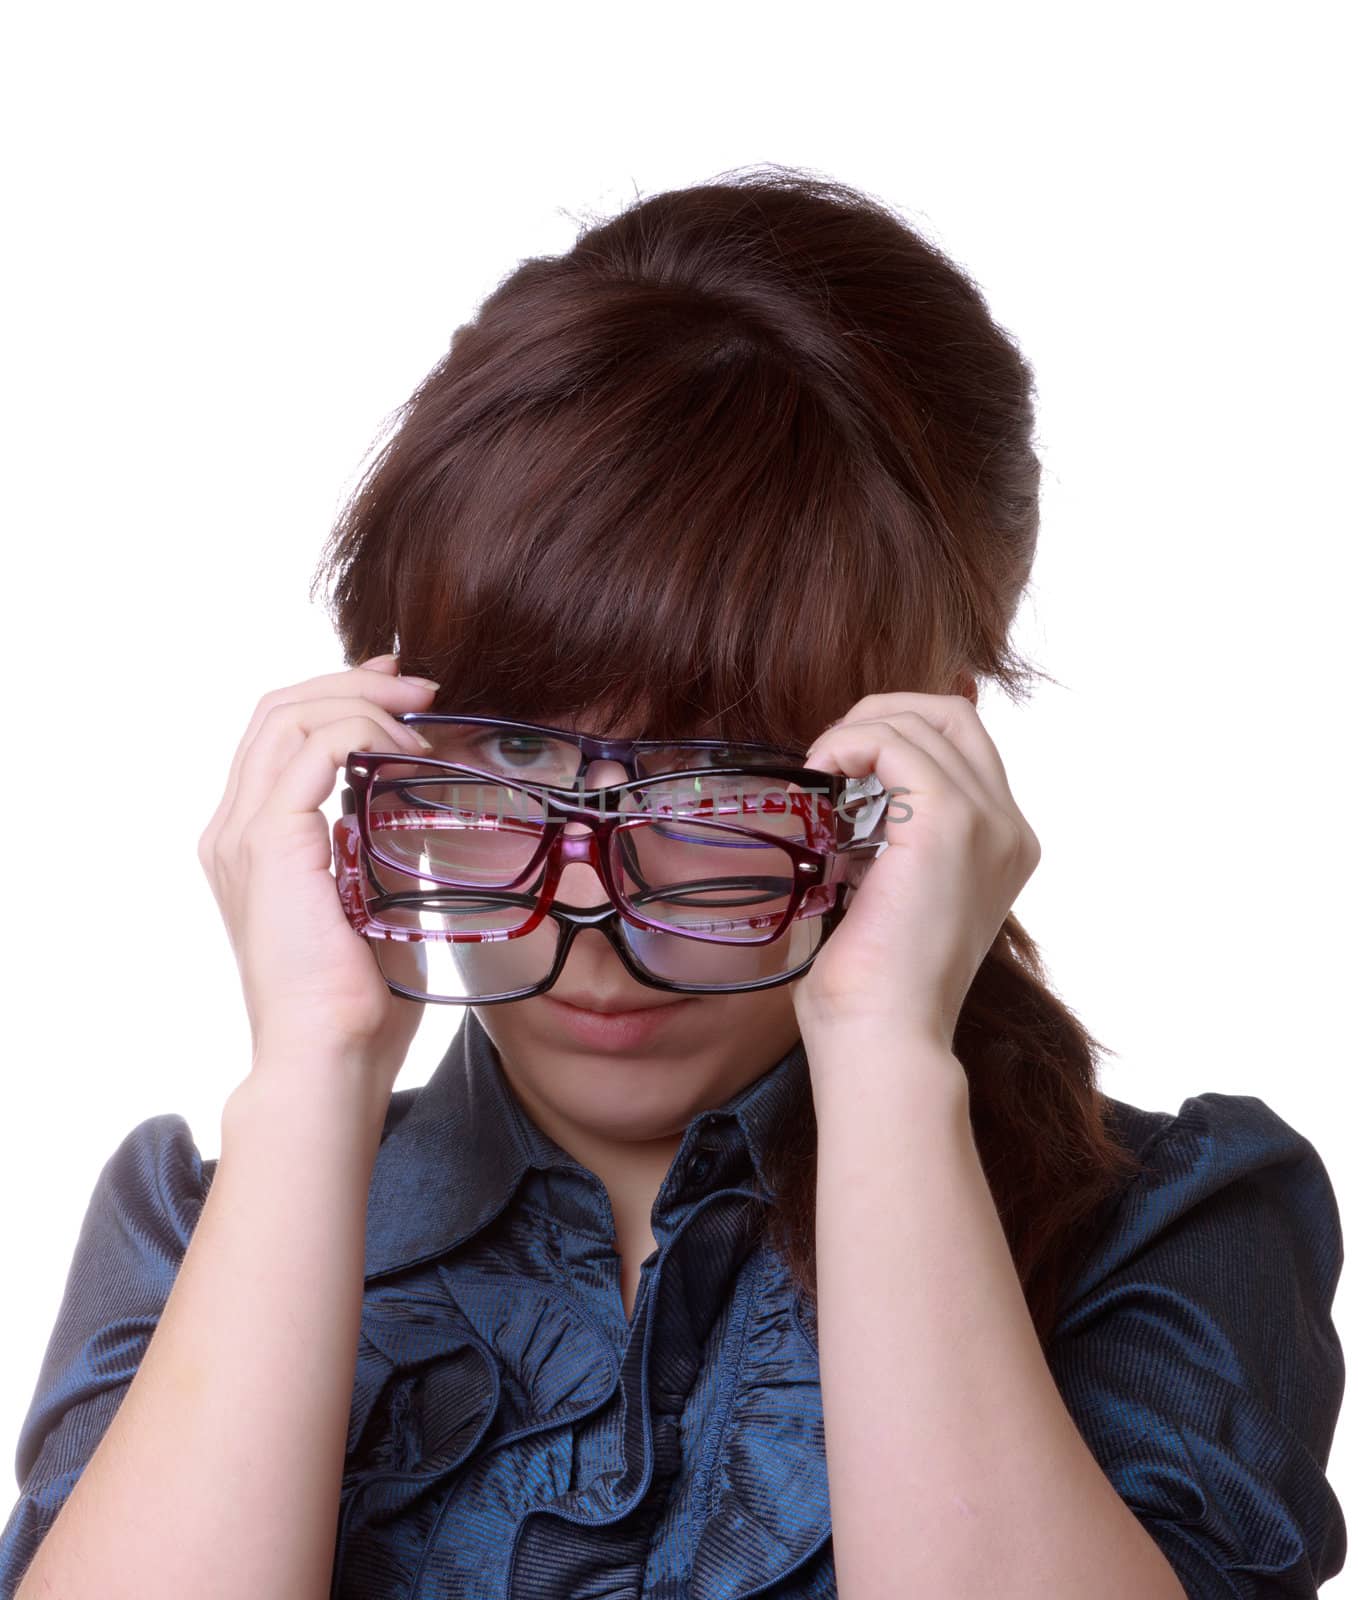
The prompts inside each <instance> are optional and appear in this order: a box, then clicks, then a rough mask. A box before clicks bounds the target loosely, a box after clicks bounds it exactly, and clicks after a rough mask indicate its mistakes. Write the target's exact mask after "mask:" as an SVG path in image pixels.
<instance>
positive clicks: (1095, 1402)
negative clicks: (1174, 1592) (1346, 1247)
mask: <svg viewBox="0 0 1358 1600" xmlns="http://www.w3.org/2000/svg"><path fill="white" fill-rule="evenodd" d="M1141 1159H1142V1161H1143V1163H1145V1168H1146V1170H1144V1171H1143V1172H1142V1173H1141V1174H1140V1175H1139V1176H1138V1177H1137V1178H1135V1179H1134V1180H1133V1182H1132V1184H1131V1186H1130V1188H1129V1190H1128V1192H1127V1194H1126V1196H1125V1197H1124V1199H1123V1200H1122V1202H1121V1204H1120V1206H1119V1208H1118V1209H1117V1211H1116V1214H1115V1216H1114V1219H1113V1221H1112V1223H1111V1225H1110V1227H1109V1229H1108V1231H1107V1232H1106V1233H1105V1234H1104V1235H1103V1238H1102V1240H1101V1242H1100V1244H1099V1245H1098V1247H1097V1248H1096V1249H1095V1251H1094V1252H1093V1254H1092V1255H1091V1257H1090V1258H1089V1259H1088V1260H1087V1261H1086V1262H1085V1264H1084V1266H1083V1267H1082V1269H1081V1271H1080V1273H1079V1275H1078V1277H1077V1280H1076V1282H1075V1283H1074V1284H1073V1285H1072V1287H1071V1289H1070V1290H1069V1291H1068V1293H1067V1296H1066V1299H1065V1301H1064V1303H1063V1308H1062V1310H1061V1313H1060V1316H1059V1319H1058V1322H1057V1324H1056V1326H1055V1328H1054V1329H1053V1333H1052V1338H1051V1341H1050V1343H1049V1346H1048V1356H1049V1363H1050V1366H1051V1369H1052V1375H1053V1377H1054V1379H1055V1381H1056V1383H1057V1386H1058V1388H1059V1389H1060V1390H1061V1393H1062V1396H1063V1398H1064V1399H1065V1402H1066V1405H1067V1408H1068V1409H1069V1411H1070V1413H1071V1415H1072V1417H1073V1419H1074V1421H1075V1423H1076V1425H1077V1426H1078V1427H1079V1429H1080V1432H1081V1435H1082V1436H1083V1438H1084V1440H1085V1442H1086V1443H1087V1444H1088V1446H1089V1447H1090V1450H1091V1452H1092V1453H1093V1454H1094V1456H1095V1457H1096V1458H1097V1460H1098V1461H1099V1463H1100V1465H1101V1466H1102V1468H1103V1470H1104V1472H1105V1473H1106V1474H1107V1476H1108V1477H1109V1479H1110V1480H1111V1482H1112V1483H1113V1486H1114V1487H1115V1488H1116V1489H1117V1491H1118V1493H1119V1494H1120V1496H1121V1497H1122V1499H1123V1501H1124V1502H1125V1503H1126V1504H1127V1505H1128V1506H1129V1507H1130V1508H1131V1509H1132V1510H1133V1511H1134V1512H1135V1513H1136V1515H1137V1517H1138V1519H1139V1520H1140V1522H1141V1523H1142V1525H1143V1526H1144V1527H1145V1528H1146V1530H1147V1532H1149V1533H1150V1535H1151V1536H1152V1537H1153V1538H1154V1539H1155V1540H1156V1542H1157V1543H1158V1545H1159V1546H1160V1549H1161V1550H1162V1551H1163V1552H1164V1555H1165V1557H1166V1559H1167V1560H1168V1561H1169V1563H1170V1565H1171V1566H1172V1567H1173V1568H1174V1570H1175V1572H1176V1574H1177V1575H1178V1578H1179V1581H1180V1583H1181V1584H1182V1585H1183V1587H1184V1590H1185V1592H1186V1593H1187V1595H1188V1597H1189V1600H1315V1596H1316V1592H1317V1589H1318V1587H1319V1586H1320V1584H1322V1583H1324V1582H1325V1580H1326V1579H1328V1578H1331V1577H1333V1576H1334V1575H1335V1573H1337V1572H1338V1571H1339V1570H1340V1569H1341V1567H1342V1566H1343V1564H1344V1557H1345V1553H1346V1532H1345V1525H1344V1517H1343V1512H1342V1510H1341V1508H1340V1505H1339V1502H1338V1500H1337V1498H1336V1497H1335V1494H1334V1491H1333V1490H1332V1488H1331V1486H1330V1484H1329V1482H1328V1481H1327V1479H1326V1476H1325V1468H1326V1465H1327V1462H1328V1458H1329V1452H1330V1444H1331V1440H1332V1438H1333V1435H1334V1428H1335V1423H1336V1420H1337V1417H1338V1413H1339V1405H1340V1400H1341V1397H1342V1395H1343V1390H1344V1358H1343V1353H1342V1351H1341V1349H1340V1345H1339V1339H1338V1337H1337V1335H1336V1332H1335V1328H1334V1324H1333V1322H1332V1320H1331V1315H1330V1311H1331V1305H1332V1302H1333V1298H1334V1291H1335V1285H1336V1282H1337V1280H1338V1277H1339V1271H1340V1267H1341V1265H1342V1263H1343V1240H1342V1235H1341V1231H1340V1221H1339V1212H1338V1207H1337V1205H1336V1202H1335V1196H1334V1191H1333V1189H1332V1187H1331V1184H1330V1180H1329V1177H1328V1175H1327V1173H1326V1170H1325V1168H1324V1166H1323V1165H1322V1163H1321V1160H1320V1157H1319V1156H1318V1155H1317V1153H1316V1151H1315V1149H1314V1147H1313V1146H1312V1145H1311V1143H1310V1142H1309V1141H1308V1140H1307V1139H1305V1138H1304V1137H1303V1136H1302V1135H1301V1134H1300V1133H1298V1132H1297V1131H1296V1130H1295V1129H1293V1128H1291V1127H1289V1126H1288V1124H1287V1123H1286V1122H1284V1121H1283V1119H1282V1118H1281V1117H1279V1116H1278V1115H1277V1113H1276V1112H1274V1111H1272V1110H1271V1109H1270V1108H1269V1107H1268V1106H1267V1105H1266V1104H1265V1103H1264V1102H1263V1101H1262V1100H1259V1099H1257V1098H1256V1097H1255V1096H1253V1095H1226V1094H1203V1095H1197V1096H1194V1097H1192V1098H1190V1099H1188V1100H1185V1101H1184V1102H1183V1105H1182V1106H1181V1108H1180V1110H1179V1113H1178V1115H1177V1116H1176V1117H1171V1118H1168V1119H1167V1120H1166V1122H1165V1123H1164V1124H1163V1125H1162V1127H1161V1128H1160V1130H1159V1131H1158V1132H1157V1133H1156V1134H1155V1135H1154V1136H1153V1137H1152V1139H1151V1142H1150V1145H1149V1146H1148V1147H1147V1149H1145V1150H1144V1151H1142V1152H1141Z"/></svg>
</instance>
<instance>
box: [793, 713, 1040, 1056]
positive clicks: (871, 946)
mask: <svg viewBox="0 0 1358 1600" xmlns="http://www.w3.org/2000/svg"><path fill="white" fill-rule="evenodd" d="M805 765H806V766H808V767H814V768H816V769H818V770H819V771H822V772H835V773H843V774H845V775H846V776H849V777H866V776H867V775H868V774H869V773H872V772H875V773H876V775H877V778H878V779H879V781H880V782H881V784H882V786H883V787H884V788H885V789H888V790H893V789H894V790H897V791H899V790H908V791H909V793H908V795H907V796H905V797H904V801H903V800H902V798H901V797H899V796H897V797H893V798H892V801H891V803H890V804H889V805H888V807H887V812H886V818H887V820H886V822H885V837H886V839H887V841H888V848H887V849H885V850H883V851H882V852H881V853H880V854H879V855H878V856H877V858H876V859H875V860H874V861H873V862H872V864H871V866H870V867H869V868H868V870H867V872H866V874H865V875H864V877H863V878H862V879H861V881H860V883H859V886H858V888H857V890H856V891H855V893H854V895H853V898H852V899H851V901H850V903H849V908H848V910H847V912H846V913H845V916H844V920H843V921H842V922H841V923H840V924H839V926H838V927H837V928H836V929H835V930H834V932H833V933H832V934H831V935H830V937H829V939H827V940H826V942H825V945H824V946H823V947H822V949H821V951H820V953H819V955H817V957H816V960H815V962H814V964H813V965H812V967H811V969H810V971H809V972H808V973H807V974H806V976H805V977H804V978H799V979H798V980H797V981H796V982H795V983H794V984H793V985H792V989H793V999H794V1003H795V1005H796V1010H797V1018H798V1022H799V1025H800V1027H801V1031H802V1034H803V1037H806V1036H807V1034H808V1033H816V1034H824V1033H825V1031H826V1030H827V1028H828V1029H831V1030H838V1029H840V1028H841V1027H844V1026H846V1025H847V1026H849V1027H851V1028H853V1029H854V1030H855V1031H860V1032H861V1030H862V1028H863V1026H864V1025H865V1024H866V1025H867V1026H868V1027H869V1028H870V1029H871V1030H872V1031H873V1032H874V1033H875V1032H877V1031H879V1030H885V1031H886V1032H887V1033H888V1034H889V1036H890V1037H891V1038H892V1039H894V1040H901V1039H918V1040H927V1041H931V1042H936V1043H941V1044H942V1046H943V1048H944V1049H945V1050H948V1051H951V1049H952V1040H953V1033H954V1030H955V1029H956V1026H957V1019H958V1017H959V1015H960V1013H961V1010H962V1003H963V1001H964V1000H965V999H966V996H967V991H968V989H970V987H971V983H972V979H973V978H974V977H975V976H976V972H977V969H978V968H979V967H980V965H981V962H982V961H983V960H984V958H985V956H986V954H987V952H988V951H989V950H990V948H991V946H992V945H993V944H994V942H995V937H996V935H997V934H998V933H999V931H1000V928H1001V926H1002V925H1003V923H1004V919H1005V917H1006V916H1007V915H1008V912H1009V908H1010V907H1011V906H1012V905H1013V903H1014V901H1015V899H1016V898H1017V896H1018V893H1019V890H1020V889H1022V887H1023V885H1024V884H1025V883H1026V882H1027V881H1028V879H1029V878H1030V877H1031V876H1032V874H1033V871H1034V869H1035V868H1036V866H1037V864H1038V861H1039V859H1040V857H1041V848H1040V846H1039V844H1038V841H1037V835H1036V834H1035V833H1034V832H1033V830H1032V828H1031V827H1030V826H1029V825H1028V822H1027V819H1026V818H1025V817H1024V815H1023V813H1022V812H1021V811H1020V810H1019V808H1018V806H1017V805H1016V804H1015V801H1014V797H1013V795H1012V794H1011V793H1010V792H1009V781H1008V779H1007V778H1006V776H1005V772H1004V766H1003V763H1002V762H1001V761H1000V757H999V752H998V751H997V750H996V748H995V745H994V743H993V742H992V740H991V738H990V735H989V734H988V733H987V732H986V730H985V728H984V727H983V726H982V724H981V720H980V718H979V717H978V716H977V714H976V707H975V706H974V705H973V704H972V703H971V701H970V700H968V699H965V698H964V697H963V696H961V695H933V694H906V693H901V694H872V695H867V696H865V697H864V698H863V699H862V700H859V701H858V702H857V703H856V704H855V705H853V706H852V707H850V709H849V710H848V711H847V712H846V713H845V715H844V717H843V718H842V719H841V720H840V721H839V722H837V723H834V724H832V725H831V727H829V728H827V729H826V731H825V732H824V733H822V734H820V735H819V736H818V737H817V738H816V739H815V740H814V741H813V743H812V744H811V747H810V749H809V750H808V751H807V754H806V760H805ZM906 804H908V806H909V807H911V808H912V812H911V814H910V815H909V817H908V818H905V817H903V815H902V814H903V812H904V810H905V805H906Z"/></svg>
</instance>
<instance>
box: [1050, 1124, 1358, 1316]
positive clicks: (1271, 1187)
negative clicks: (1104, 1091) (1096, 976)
mask: <svg viewBox="0 0 1358 1600" xmlns="http://www.w3.org/2000/svg"><path fill="white" fill-rule="evenodd" d="M1105 1099H1106V1101H1107V1106H1108V1114H1109V1119H1110V1125H1111V1126H1112V1127H1113V1129H1114V1131H1115V1132H1116V1134H1117V1136H1118V1138H1119V1141H1120V1142H1121V1143H1122V1144H1123V1145H1124V1147H1125V1148H1127V1149H1128V1150H1130V1151H1132V1152H1133V1154H1135V1155H1136V1157H1137V1158H1138V1160H1139V1162H1140V1163H1141V1170H1140V1171H1139V1172H1138V1173H1137V1174H1136V1176H1135V1177H1133V1178H1132V1179H1131V1181H1130V1182H1129V1183H1128V1184H1127V1185H1126V1187H1125V1188H1124V1189H1123V1191H1122V1193H1121V1195H1120V1196H1119V1199H1118V1203H1117V1204H1116V1205H1115V1206H1114V1207H1113V1208H1112V1210H1111V1213H1110V1217H1109V1222H1108V1225H1107V1227H1106V1229H1105V1231H1104V1233H1103V1236H1102V1238H1101V1239H1100V1241H1099V1244H1098V1246H1097V1247H1096V1248H1095V1250H1094V1251H1093V1252H1092V1254H1091V1256H1090V1258H1089V1259H1088V1260H1087V1261H1086V1262H1085V1264H1084V1267H1083V1269H1082V1271H1081V1273H1080V1274H1079V1275H1078V1277H1077V1279H1076V1280H1075V1282H1073V1283H1072V1285H1071V1286H1070V1294H1069V1295H1068V1298H1072V1297H1078V1295H1079V1294H1080V1293H1081V1292H1083V1291H1085V1290H1088V1289H1089V1288H1091V1287H1092V1286H1093V1285H1094V1283H1096V1282H1097V1281H1098V1280H1099V1279H1100V1278H1101V1277H1104V1276H1106V1275H1107V1274H1108V1273H1109V1272H1111V1271H1114V1270H1116V1269H1117V1268H1118V1267H1119V1266H1122V1265H1125V1264H1126V1263H1128V1262H1130V1261H1131V1260H1133V1259H1134V1258H1135V1257H1136V1256H1137V1255H1138V1253H1139V1252H1141V1251H1143V1250H1145V1249H1146V1248H1147V1247H1148V1246H1149V1245H1150V1244H1151V1243H1152V1242H1153V1241H1157V1240H1159V1241H1164V1242H1168V1241H1170V1240H1173V1239H1176V1238H1183V1237H1185V1235H1186V1234H1187V1233H1188V1231H1189V1230H1190V1229H1191V1231H1192V1233H1193V1234H1194V1235H1196V1238H1197V1245H1196V1248H1197V1249H1200V1250H1208V1249H1211V1248H1212V1247H1216V1249H1217V1251H1218V1252H1222V1251H1224V1252H1226V1253H1230V1249H1231V1247H1232V1245H1234V1246H1236V1247H1237V1248H1238V1247H1239V1246H1242V1245H1247V1244H1248V1242H1249V1239H1250V1237H1251V1235H1252V1234H1268V1235H1269V1236H1270V1237H1272V1238H1274V1239H1279V1240H1281V1239H1286V1241H1287V1242H1288V1243H1289V1245H1290V1247H1291V1249H1292V1251H1294V1252H1295V1256H1296V1258H1297V1259H1298V1260H1300V1261H1301V1262H1303V1263H1304V1265H1305V1266H1306V1267H1307V1268H1308V1269H1309V1272H1310V1275H1311V1279H1312V1287H1313V1289H1314V1291H1315V1292H1316V1293H1318V1294H1322V1295H1324V1296H1326V1297H1327V1298H1328V1297H1329V1296H1330V1295H1332V1294H1333V1291H1334V1288H1335V1283H1336V1281H1337V1279H1338V1275H1339V1271H1340V1267H1341V1265H1342V1263H1343V1238H1342V1230H1341V1225H1340V1218H1339V1208H1338V1204H1337V1201H1336V1198H1335V1193H1334V1188H1333V1185H1332V1183H1331V1181H1330V1176H1329V1173H1328V1171H1327V1170H1326V1167H1325V1164H1324V1161H1323V1160H1322V1158H1321V1156H1320V1153H1319V1152H1318V1151H1317V1149H1316V1147H1315V1145H1314V1144H1313V1143H1312V1141H1311V1140H1310V1139H1309V1138H1308V1137H1307V1136H1306V1134H1305V1133H1304V1132H1302V1131H1301V1130H1300V1129H1299V1128H1296V1127H1294V1126H1293V1125H1292V1124H1291V1123H1290V1122H1288V1121H1287V1120H1286V1119H1285V1118H1284V1117H1282V1116H1281V1115H1280V1114H1279V1113H1278V1112H1277V1111H1275V1110H1274V1109H1273V1108H1272V1107H1271V1106H1270V1105H1269V1104H1268V1103H1267V1102H1266V1101H1264V1100H1261V1099H1260V1098H1259V1097H1258V1096H1257V1095H1248V1094H1220V1093H1213V1092H1204V1093H1202V1094H1196V1095H1190V1096H1189V1097H1188V1098H1187V1099H1185V1100H1184V1101H1183V1102H1182V1103H1181V1105H1180V1107H1179V1110H1178V1111H1177V1112H1168V1111H1153V1110H1145V1109H1143V1108H1141V1107H1139V1106H1134V1105H1131V1104H1129V1103H1127V1102H1125V1101H1120V1100H1116V1099H1113V1098H1112V1097H1111V1096H1105Z"/></svg>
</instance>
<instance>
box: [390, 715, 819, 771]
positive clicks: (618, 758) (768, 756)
mask: <svg viewBox="0 0 1358 1600" xmlns="http://www.w3.org/2000/svg"><path fill="white" fill-rule="evenodd" d="M396 720H397V721H398V722H403V723H405V724H406V725H407V726H408V727H413V728H419V727H421V726H423V725H424V724H427V723H428V724H433V725H435V726H455V725H458V724H466V725H467V726H469V727H473V728H497V729H503V730H504V731H505V732H507V733H535V734H541V735H542V736H544V737H546V738H551V739H560V740H561V741H562V742H563V743H565V744H573V745H574V746H575V747H576V749H577V750H579V751H580V753H581V755H582V756H583V757H584V760H583V762H582V763H581V766H582V769H583V767H585V766H587V765H588V764H589V763H590V762H591V761H615V762H617V763H618V765H619V766H621V767H622V768H623V770H624V771H625V772H626V773H627V776H628V777H629V778H647V777H650V778H656V777H661V776H666V775H667V774H662V773H658V772H642V771H641V770H640V767H639V763H638V758H639V757H640V756H644V755H645V754H646V752H647V751H648V750H674V749H682V750H722V751H733V752H738V754H737V755H736V756H735V757H734V759H733V760H732V761H730V762H728V763H726V764H727V765H731V766H745V765H746V764H747V761H748V763H749V764H753V763H754V762H755V761H757V762H758V763H759V765H760V767H761V769H762V766H763V764H764V762H765V761H771V762H773V763H774V764H775V765H781V766H794V767H798V766H800V765H801V762H802V757H803V756H804V755H805V754H806V752H805V751H804V750H784V749H782V748H781V747H780V746H778V745H771V744H759V743H757V742H755V741H752V740H748V739H696V738H695V739H687V738H685V739H606V738H603V737H601V736H599V735H596V734H592V733H576V732H574V731H573V730H572V729H570V728H553V727H550V726H549V725H548V724H546V723H542V722H516V721H513V720H511V719H509V718H506V717H490V716H482V715H480V714H473V713H471V712H442V711H404V712H402V713H401V714H400V715H399V716H398V717H397V719H396ZM675 770H676V771H678V770H680V769H675ZM682 770H684V771H688V770H690V769H689V768H683V769H682Z"/></svg>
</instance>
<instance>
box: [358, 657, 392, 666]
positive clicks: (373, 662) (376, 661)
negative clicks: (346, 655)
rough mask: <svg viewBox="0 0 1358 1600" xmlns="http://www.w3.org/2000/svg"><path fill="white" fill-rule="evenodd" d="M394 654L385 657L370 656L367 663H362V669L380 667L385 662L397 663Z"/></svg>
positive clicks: (360, 663) (360, 664)
mask: <svg viewBox="0 0 1358 1600" xmlns="http://www.w3.org/2000/svg"><path fill="white" fill-rule="evenodd" d="M395 659H396V657H395V655H394V654H392V655H385V656H369V657H368V659H367V660H366V661H360V662H359V666H360V667H380V666H381V665H382V663H383V662H384V661H395Z"/></svg>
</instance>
